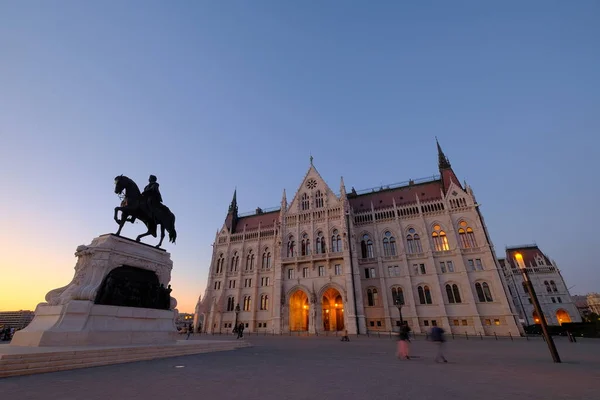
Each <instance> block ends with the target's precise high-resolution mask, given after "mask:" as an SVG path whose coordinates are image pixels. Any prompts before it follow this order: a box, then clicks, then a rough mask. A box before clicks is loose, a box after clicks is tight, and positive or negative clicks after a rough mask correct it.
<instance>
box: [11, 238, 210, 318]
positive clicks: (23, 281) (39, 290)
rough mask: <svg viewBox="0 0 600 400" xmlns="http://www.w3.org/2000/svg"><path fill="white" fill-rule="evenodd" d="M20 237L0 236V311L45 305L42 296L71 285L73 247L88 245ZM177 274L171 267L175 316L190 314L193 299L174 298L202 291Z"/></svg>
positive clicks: (53, 239) (195, 284) (194, 300)
mask: <svg viewBox="0 0 600 400" xmlns="http://www.w3.org/2000/svg"><path fill="white" fill-rule="evenodd" d="M16 229H18V228H16ZM22 229H26V228H24V227H22ZM29 234H31V231H29ZM22 237H24V236H22V235H15V236H12V237H9V236H8V235H7V234H6V233H3V234H0V242H1V243H3V246H2V248H3V249H2V251H1V258H0V311H16V310H32V311H33V310H35V308H36V306H37V305H38V304H39V303H41V302H44V301H45V299H44V298H45V296H46V293H48V292H49V291H51V290H53V289H57V288H60V287H63V286H66V285H67V284H69V282H71V280H72V279H73V275H74V272H75V271H74V268H75V264H76V262H77V258H76V257H75V250H76V248H77V246H78V245H80V244H89V243H91V239H90V240H88V241H85V243H84V241H82V243H79V244H76V245H73V246H71V247H72V248H69V245H68V243H65V241H64V240H63V239H62V238H61V237H60V235H58V234H57V235H55V236H53V237H50V238H48V237H45V238H43V239H42V238H39V239H33V240H21V239H22ZM31 243H36V245H32V244H31ZM181 272H182V273H178V271H177V267H176V266H174V268H173V272H172V277H171V285H172V286H173V293H172V296H173V297H175V299H177V302H178V304H177V309H178V310H179V312H190V313H192V312H194V309H195V307H196V301H197V298H178V297H177V296H178V293H179V294H180V295H182V294H183V293H196V292H198V293H204V289H203V288H202V291H200V292H199V291H198V289H199V288H198V286H197V283H196V282H190V281H189V279H184V274H183V271H181Z"/></svg>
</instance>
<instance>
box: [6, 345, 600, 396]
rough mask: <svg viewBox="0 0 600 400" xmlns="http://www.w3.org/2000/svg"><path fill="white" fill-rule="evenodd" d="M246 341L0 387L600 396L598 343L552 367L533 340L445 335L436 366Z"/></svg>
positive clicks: (386, 348) (15, 391)
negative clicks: (225, 348) (230, 347)
mask: <svg viewBox="0 0 600 400" xmlns="http://www.w3.org/2000/svg"><path fill="white" fill-rule="evenodd" d="M196 338H197V339H199V338H200V337H198V336H196ZM207 338H214V339H215V340H217V339H219V340H223V339H225V338H231V336H229V337H225V336H214V337H211V336H208V337H207V336H202V339H207ZM245 339H246V340H248V341H249V342H250V343H252V344H253V346H254V347H251V348H246V349H242V350H237V351H229V352H222V353H208V354H199V355H192V356H185V357H177V358H170V359H162V360H153V361H143V362H137V363H129V364H120V365H113V366H106V367H97V368H89V369H81V370H72V371H64V372H56V373H48V374H40V375H32V376H23V377H15V378H6V379H0V393H2V397H3V398H7V399H19V400H24V399H61V400H69V399H73V400H75V399H77V400H82V399H86V400H96V399H97V400H106V399H111V400H117V399H127V400H131V399H142V398H143V399H177V398H182V399H188V398H193V399H219V400H225V399H235V400H243V399H261V400H269V399H277V400H282V399H290V400H296V399H312V400H314V399H319V400H321V399H344V400H347V399H419V400H426V399H441V398H443V399H486V400H494V399H503V400H505V399H517V398H523V399H528V400H531V399H540V400H541V399H544V400H547V399H561V400H565V399H577V400H582V399H594V400H596V399H598V398H600V397H599V396H600V395H599V389H598V382H600V340H593V339H587V340H579V341H578V343H569V342H568V341H567V340H566V339H563V338H558V339H557V341H556V344H557V347H558V350H559V353H560V355H561V357H562V359H563V363H562V364H554V363H553V362H552V360H551V358H550V354H549V352H548V349H547V346H546V344H545V343H544V342H543V341H542V340H541V339H539V338H537V339H535V340H530V341H526V340H524V339H520V338H519V339H515V340H514V341H511V340H510V339H501V340H498V341H496V340H494V339H493V338H491V339H490V338H485V339H484V340H479V339H475V340H474V339H473V338H471V339H470V340H465V339H464V338H460V339H458V338H457V339H456V340H452V339H450V341H449V342H448V343H447V355H446V356H447V358H448V359H449V360H450V362H449V363H448V364H437V363H435V362H434V360H433V357H434V354H435V348H434V346H433V344H432V343H430V342H428V341H426V340H424V339H423V338H417V339H416V340H414V341H413V342H412V343H411V353H412V355H413V356H415V358H413V359H411V360H398V359H397V358H396V357H395V354H394V352H395V346H396V341H395V340H390V339H389V338H383V337H382V338H377V337H370V338H367V337H360V338H358V339H357V338H351V341H350V342H349V343H345V342H340V341H339V338H335V337H295V336H292V337H289V336H274V337H273V336H266V337H265V336H250V337H246V338H245ZM190 340H193V338H192V339H190Z"/></svg>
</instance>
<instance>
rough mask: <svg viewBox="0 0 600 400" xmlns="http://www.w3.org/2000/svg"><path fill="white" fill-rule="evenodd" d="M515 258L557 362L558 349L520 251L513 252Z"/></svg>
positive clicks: (553, 357)
mask: <svg viewBox="0 0 600 400" xmlns="http://www.w3.org/2000/svg"><path fill="white" fill-rule="evenodd" d="M515 260H516V261H517V265H518V266H519V269H520V270H521V273H522V274H523V280H524V282H525V286H526V287H527V291H528V292H529V295H530V296H531V301H532V302H533V308H534V309H535V312H536V313H537V315H539V317H540V324H541V325H542V333H543V335H544V339H546V343H547V344H548V349H549V350H550V354H551V355H552V359H553V360H554V362H555V363H559V362H561V361H560V356H559V355H558V351H556V346H555V345H554V340H553V339H552V336H550V333H549V332H548V324H546V318H544V312H543V311H542V307H540V302H539V301H538V298H537V295H536V293H535V289H534V288H533V284H532V283H531V281H530V280H529V274H528V273H527V267H526V266H525V262H523V255H522V254H521V253H517V254H515Z"/></svg>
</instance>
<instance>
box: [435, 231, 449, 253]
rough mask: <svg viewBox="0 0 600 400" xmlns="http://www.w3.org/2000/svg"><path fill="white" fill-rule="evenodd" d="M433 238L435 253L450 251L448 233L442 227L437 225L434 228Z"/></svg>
mask: <svg viewBox="0 0 600 400" xmlns="http://www.w3.org/2000/svg"><path fill="white" fill-rule="evenodd" d="M431 237H432V238H433V248H434V249H435V251H448V250H450V246H449V245H448V238H447V237H446V232H444V231H443V230H442V227H441V226H439V225H435V226H434V227H433V232H432V233H431Z"/></svg>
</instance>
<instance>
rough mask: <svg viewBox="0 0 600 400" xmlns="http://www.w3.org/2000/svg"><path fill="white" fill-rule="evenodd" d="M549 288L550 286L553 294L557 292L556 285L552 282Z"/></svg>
mask: <svg viewBox="0 0 600 400" xmlns="http://www.w3.org/2000/svg"><path fill="white" fill-rule="evenodd" d="M550 286H552V291H553V292H558V288H557V287H556V283H554V281H550Z"/></svg>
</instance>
